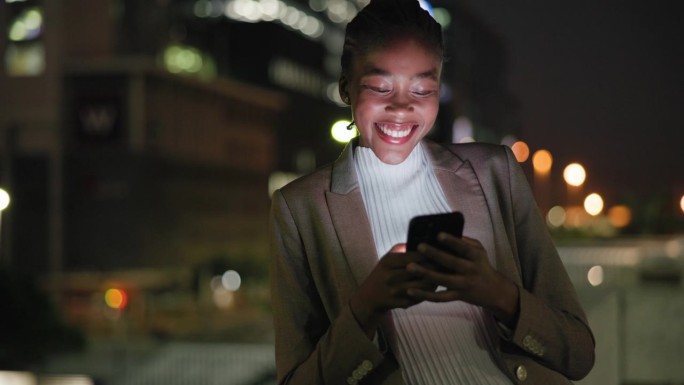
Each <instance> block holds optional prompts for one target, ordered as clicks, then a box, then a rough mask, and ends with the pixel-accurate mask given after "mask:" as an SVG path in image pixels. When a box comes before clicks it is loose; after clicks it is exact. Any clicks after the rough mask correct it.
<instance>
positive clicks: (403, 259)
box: [381, 252, 425, 269]
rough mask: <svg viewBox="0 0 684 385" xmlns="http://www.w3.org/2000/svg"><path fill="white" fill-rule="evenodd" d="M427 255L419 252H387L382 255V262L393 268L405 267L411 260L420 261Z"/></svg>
mask: <svg viewBox="0 0 684 385" xmlns="http://www.w3.org/2000/svg"><path fill="white" fill-rule="evenodd" d="M424 259H425V257H423V256H422V255H420V254H419V253H415V252H411V253H387V254H385V256H383V257H382V259H381V263H382V264H383V265H384V266H385V267H387V268H391V269H404V268H405V267H406V265H407V264H408V263H410V262H420V261H422V260H424Z"/></svg>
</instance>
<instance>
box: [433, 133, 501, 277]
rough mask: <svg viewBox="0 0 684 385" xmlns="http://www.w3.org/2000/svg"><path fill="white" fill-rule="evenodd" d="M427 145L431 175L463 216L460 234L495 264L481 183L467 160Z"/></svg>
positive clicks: (490, 225) (450, 202)
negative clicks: (480, 247) (477, 243)
mask: <svg viewBox="0 0 684 385" xmlns="http://www.w3.org/2000/svg"><path fill="white" fill-rule="evenodd" d="M424 143H426V144H427V150H428V154H430V156H431V157H432V163H433V167H434V172H435V176H436V177H437V180H438V181H439V184H440V186H441V187H442V191H443V192H444V195H445V196H446V199H447V203H449V206H450V207H451V208H452V210H454V211H460V212H462V213H463V216H464V218H465V226H464V229H463V235H465V236H467V237H470V238H474V239H477V240H478V241H480V242H481V243H482V245H483V246H484V248H485V250H486V251H487V255H488V256H489V261H490V263H491V264H492V266H497V265H498V263H497V258H496V248H495V243H494V236H493V234H494V231H493V225H492V220H491V217H490V213H489V209H488V206H487V200H486V199H485V194H484V192H483V190H482V186H481V185H480V182H479V180H478V178H477V175H476V174H475V171H474V170H473V168H472V166H471V164H470V162H469V161H468V160H467V159H465V160H463V159H461V158H459V157H458V156H456V155H455V154H454V153H452V152H450V151H447V150H446V149H445V148H444V147H442V146H440V145H438V144H435V143H433V142H424Z"/></svg>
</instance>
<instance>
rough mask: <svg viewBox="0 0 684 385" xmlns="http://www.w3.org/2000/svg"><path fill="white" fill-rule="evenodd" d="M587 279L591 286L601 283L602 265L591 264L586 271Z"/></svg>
mask: <svg viewBox="0 0 684 385" xmlns="http://www.w3.org/2000/svg"><path fill="white" fill-rule="evenodd" d="M587 280H588V281H589V284H591V286H598V285H600V284H602V283H603V267H601V266H593V267H592V268H591V269H589V272H588V273H587Z"/></svg>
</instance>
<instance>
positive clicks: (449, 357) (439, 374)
mask: <svg viewBox="0 0 684 385" xmlns="http://www.w3.org/2000/svg"><path fill="white" fill-rule="evenodd" d="M354 161H355V165H356V171H357V174H358V176H359V185H360V187H361V195H362V197H363V201H364V204H365V206H366V211H367V213H368V220H369V222H370V224H371V228H372V231H373V239H374V240H375V248H376V252H377V255H378V257H379V258H381V257H382V256H383V255H385V254H386V253H387V252H388V251H389V250H390V248H391V247H392V246H393V245H395V244H397V243H404V242H406V236H407V232H408V223H409V220H410V219H411V218H412V217H414V216H416V215H425V214H431V213H443V212H449V211H451V208H450V207H449V204H448V203H447V201H446V197H445V196H444V192H443V191H442V189H441V187H440V185H439V182H438V181H437V178H436V177H435V175H434V173H433V172H432V166H431V163H430V160H429V158H428V157H427V154H426V153H425V151H424V149H423V147H422V144H418V145H417V146H416V147H415V148H414V150H413V151H412V152H411V154H410V155H409V156H408V157H407V158H406V160H404V162H402V163H400V164H397V165H390V164H386V163H383V162H382V161H381V160H380V159H378V158H377V157H376V156H375V154H374V153H373V151H372V150H371V149H370V148H366V147H360V146H359V147H356V148H355V150H354ZM392 319H393V321H394V326H395V329H396V340H395V341H389V342H390V344H391V346H392V348H393V350H394V352H395V354H396V356H397V359H398V360H399V363H400V366H401V370H402V375H403V377H404V380H405V381H406V383H408V384H411V385H450V384H453V385H456V384H476V385H503V384H509V385H510V384H511V382H510V380H509V379H508V378H507V377H506V376H505V375H504V373H503V372H501V370H500V369H499V368H498V367H497V366H496V365H495V364H494V362H493V361H492V358H491V356H490V353H489V351H490V350H491V349H493V346H494V345H493V336H490V334H489V333H491V332H492V330H493V327H489V328H488V327H487V324H488V323H489V322H491V320H490V319H489V318H488V317H486V315H485V314H484V312H483V310H482V308H480V307H478V306H474V305H470V304H468V303H465V302H461V301H456V302H449V303H431V302H422V303H420V304H418V305H415V306H413V307H410V308H409V309H406V310H404V309H395V310H393V311H392Z"/></svg>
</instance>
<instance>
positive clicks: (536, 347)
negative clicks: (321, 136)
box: [271, 141, 594, 385]
mask: <svg viewBox="0 0 684 385" xmlns="http://www.w3.org/2000/svg"><path fill="white" fill-rule="evenodd" d="M423 143H424V144H425V148H426V150H427V152H428V155H429V156H430V158H431V161H432V164H433V168H434V173H435V175H436V176H437V179H438V181H439V183H440V185H441V187H442V189H443V191H444V193H445V195H446V198H447V201H448V202H449V204H450V206H451V207H452V208H453V210H455V211H461V212H463V214H464V216H465V229H464V235H466V236H469V237H472V238H475V239H478V240H479V241H480V242H481V243H482V244H483V246H484V247H485V249H486V250H487V252H488V253H489V255H490V256H494V260H495V262H496V268H497V269H498V270H499V271H500V272H502V273H503V274H505V275H506V276H507V277H509V278H510V279H511V280H513V282H515V283H516V284H517V285H519V287H520V315H519V319H518V323H517V325H516V327H515V330H512V333H510V334H506V333H502V332H501V331H500V330H499V331H498V333H499V336H500V338H499V341H498V348H497V349H496V351H495V352H494V354H493V356H494V360H495V361H496V363H497V364H498V365H499V367H500V368H501V369H502V370H503V371H504V372H505V373H506V374H507V375H508V376H509V377H510V378H511V380H512V382H513V383H520V384H540V385H555V384H569V383H570V381H569V380H568V379H579V378H582V377H584V376H586V374H587V373H588V372H589V370H590V369H591V367H592V366H593V363H594V339H593V336H592V333H591V330H590V329H589V326H588V325H587V321H586V317H585V315H584V312H583V311H582V308H581V307H580V305H579V303H578V302H577V298H576V294H575V291H574V288H573V286H572V284H571V282H570V280H569V278H568V276H567V273H566V272H565V269H564V267H563V265H562V263H561V261H560V258H559V257H558V253H557V252H556V249H555V247H554V245H553V243H552V240H551V238H550V236H549V233H548V230H547V228H546V225H545V222H544V220H543V219H542V217H541V215H540V214H539V211H538V209H537V207H536V204H535V202H534V198H533V196H532V193H531V191H530V188H529V185H528V183H527V180H526V178H525V176H524V174H523V172H522V170H521V168H520V167H519V165H518V163H517V162H516V161H515V158H514V157H513V155H512V153H511V152H510V150H509V149H508V148H507V147H505V146H497V145H488V144H476V143H474V144H458V145H446V146H442V145H438V144H435V143H432V142H429V141H423ZM354 145H355V144H350V145H348V146H347V147H346V148H345V150H344V151H343V153H342V155H341V156H340V158H339V159H338V160H337V161H335V162H334V163H333V164H332V165H330V166H327V167H324V168H322V169H320V170H317V171H315V172H313V173H312V174H309V175H307V176H304V177H302V178H300V179H298V180H296V181H294V182H292V183H290V184H289V185H287V186H286V187H284V188H282V189H281V190H279V191H276V192H275V193H274V195H273V202H272V211H271V254H272V255H271V295H272V303H273V315H274V325H275V337H276V368H277V377H278V383H279V384H296V385H306V384H312V385H314V384H315V385H328V384H404V382H403V380H402V377H401V372H400V369H399V366H398V364H397V362H396V360H395V358H394V356H393V354H392V351H391V349H388V348H385V346H387V344H385V343H383V342H384V341H383V338H384V337H387V336H389V335H391V333H392V320H391V317H390V316H389V315H388V316H386V317H385V320H384V323H383V327H382V329H381V330H380V331H379V335H380V337H381V338H380V341H379V343H374V342H373V341H371V340H369V339H368V338H367V337H366V335H365V334H364V332H363V331H362V330H361V328H360V327H359V326H358V324H357V322H356V320H355V319H354V316H353V315H352V313H351V311H350V309H349V305H348V304H349V300H350V298H351V296H352V295H353V293H354V292H355V291H356V290H357V288H358V286H359V285H360V284H361V283H362V282H363V280H364V279H365V278H366V276H367V275H368V274H369V273H370V271H371V270H372V269H373V267H374V265H375V263H376V261H377V259H378V256H377V255H376V252H375V246H374V241H373V236H372V233H371V226H370V224H369V221H368V217H367V215H366V211H365V207H364V203H363V199H362V197H361V192H360V189H359V185H358V180H357V176H356V171H355V167H354V160H353V150H352V148H353V146H354ZM492 324H494V323H492ZM409 385H410V384H409ZM445 385H446V384H445Z"/></svg>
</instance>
